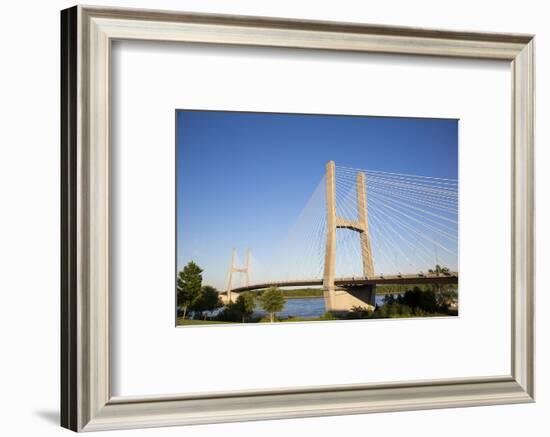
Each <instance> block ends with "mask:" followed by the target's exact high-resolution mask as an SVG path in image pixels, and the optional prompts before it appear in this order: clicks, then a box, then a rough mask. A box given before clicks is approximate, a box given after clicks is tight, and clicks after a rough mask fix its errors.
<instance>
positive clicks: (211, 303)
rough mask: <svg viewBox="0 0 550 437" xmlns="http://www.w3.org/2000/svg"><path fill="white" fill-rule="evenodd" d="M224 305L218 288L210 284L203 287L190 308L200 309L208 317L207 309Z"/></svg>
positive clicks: (211, 309)
mask: <svg viewBox="0 0 550 437" xmlns="http://www.w3.org/2000/svg"><path fill="white" fill-rule="evenodd" d="M221 306H222V303H221V300H220V294H219V293H218V290H216V289H215V288H214V287H212V286H210V285H205V286H204V287H202V289H201V291H200V293H199V295H198V297H197V298H196V299H195V301H194V302H193V303H192V305H191V306H190V307H189V309H190V310H193V311H198V312H199V313H201V315H202V317H203V318H204V319H206V315H207V311H214V310H215V309H217V308H220V307H221Z"/></svg>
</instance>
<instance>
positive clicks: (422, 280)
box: [221, 272, 458, 294]
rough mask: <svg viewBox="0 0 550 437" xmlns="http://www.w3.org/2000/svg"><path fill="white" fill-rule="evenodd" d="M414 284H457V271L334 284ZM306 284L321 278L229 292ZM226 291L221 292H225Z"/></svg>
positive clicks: (353, 279) (344, 280) (345, 280)
mask: <svg viewBox="0 0 550 437" xmlns="http://www.w3.org/2000/svg"><path fill="white" fill-rule="evenodd" d="M389 284H392V285H395V284H403V285H409V284H410V285H415V284H458V272H451V273H449V274H447V275H444V274H440V275H437V274H435V273H417V274H403V275H388V276H385V275H380V276H375V277H373V278H365V277H357V278H356V277H350V278H336V279H335V280H334V285H336V286H339V287H344V288H348V287H360V286H362V285H389ZM308 285H310V286H311V285H317V286H319V285H323V279H297V280H293V281H279V282H264V283H260V284H252V285H247V286H245V287H238V288H234V289H232V290H231V293H242V292H244V291H253V290H262V289H264V288H269V287H303V286H308ZM225 293H227V292H224V293H221V294H225Z"/></svg>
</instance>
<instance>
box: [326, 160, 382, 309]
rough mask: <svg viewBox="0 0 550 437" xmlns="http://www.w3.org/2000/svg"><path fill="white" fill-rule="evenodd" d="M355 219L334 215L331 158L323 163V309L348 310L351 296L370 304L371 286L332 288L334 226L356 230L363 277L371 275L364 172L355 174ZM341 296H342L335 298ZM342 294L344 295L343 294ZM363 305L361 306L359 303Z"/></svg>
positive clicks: (334, 177)
mask: <svg viewBox="0 0 550 437" xmlns="http://www.w3.org/2000/svg"><path fill="white" fill-rule="evenodd" d="M356 191H357V211H358V214H357V219H356V220H349V219H346V218H343V217H339V216H338V215H337V214H336V171H335V165H334V161H329V162H327V165H326V209H327V230H326V235H327V240H326V246H325V271H324V275H323V288H324V290H325V304H326V307H327V310H329V311H338V310H339V309H340V308H342V309H343V308H347V309H349V308H350V307H351V306H350V305H351V303H353V302H351V303H350V302H344V300H346V301H349V300H350V299H351V298H352V297H354V296H355V299H351V300H358V301H357V302H356V304H357V306H365V305H366V306H374V294H375V293H374V286H364V287H360V288H359V287H355V288H354V289H353V292H352V290H351V289H346V290H344V289H338V288H337V287H335V283H334V281H335V270H336V231H337V229H339V228H341V229H350V230H352V231H355V232H358V233H359V238H360V243H361V260H362V265H363V276H364V277H365V278H373V277H374V263H373V259H372V250H371V243H370V235H369V221H368V211H367V193H366V183H365V174H364V173H363V172H358V173H357V181H356ZM339 295H342V298H338V296H339ZM343 295H346V296H343ZM361 304H363V305H361Z"/></svg>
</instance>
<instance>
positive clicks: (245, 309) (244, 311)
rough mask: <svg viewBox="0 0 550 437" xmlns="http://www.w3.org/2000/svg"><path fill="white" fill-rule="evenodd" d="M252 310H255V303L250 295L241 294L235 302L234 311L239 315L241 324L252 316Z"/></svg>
mask: <svg viewBox="0 0 550 437" xmlns="http://www.w3.org/2000/svg"><path fill="white" fill-rule="evenodd" d="M254 308H256V301H255V299H254V295H253V294H252V293H248V292H246V293H241V294H239V297H237V300H235V309H236V310H237V311H238V312H239V313H240V314H241V320H242V322H243V323H244V322H245V320H246V319H247V318H249V317H250V316H251V315H252V313H253V312H254Z"/></svg>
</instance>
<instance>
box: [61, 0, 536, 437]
mask: <svg viewBox="0 0 550 437" xmlns="http://www.w3.org/2000/svg"><path fill="white" fill-rule="evenodd" d="M151 14H152V15H151ZM137 16H139V17H140V18H141V19H143V20H145V21H147V20H153V19H156V20H159V21H160V22H156V23H151V24H155V25H156V26H161V25H162V23H163V22H166V21H174V20H178V19H179V20H180V21H182V22H197V21H198V22H208V23H212V25H216V26H218V25H219V26H220V30H222V29H223V28H224V24H225V25H231V24H235V22H236V21H238V22H240V23H241V25H242V26H243V27H255V26H258V23H259V24H261V25H260V26H259V28H261V29H266V30H269V29H275V28H277V29H280V28H281V27H285V25H286V26H288V28H287V29H288V30H289V31H290V32H292V31H294V30H297V31H300V30H306V31H307V30H312V29H315V32H317V31H318V32H323V31H326V32H327V37H328V36H332V37H333V38H335V37H336V36H335V34H334V33H332V34H330V32H334V31H335V30H337V32H338V33H343V32H350V33H360V34H363V33H364V34H368V33H369V32H371V34H372V33H374V34H376V32H382V33H384V35H388V36H390V37H391V36H392V35H393V36H399V37H403V36H407V35H409V36H410V37H411V38H412V39H411V41H410V45H412V46H414V38H417V39H418V38H422V37H426V36H427V35H428V34H429V35H430V36H429V37H430V38H433V44H438V43H441V42H444V43H446V44H448V45H449V47H450V46H452V45H453V44H456V45H457V46H460V45H461V41H463V40H461V38H467V39H468V40H469V41H477V42H478V43H479V44H478V45H477V46H470V48H462V49H461V56H463V57H467V58H468V57H471V58H476V57H479V55H480V52H479V51H478V49H479V47H483V44H484V43H485V42H486V43H487V44H488V47H490V49H483V50H485V52H483V53H487V56H488V58H491V56H490V53H491V50H494V52H493V53H494V55H493V56H494V58H495V59H503V53H502V52H499V48H500V46H499V44H502V47H508V48H507V50H508V51H507V52H506V53H515V54H514V56H513V57H511V58H508V57H504V58H505V59H509V60H510V61H512V58H513V59H514V60H513V61H512V72H513V79H512V80H513V94H512V95H513V100H512V104H513V114H512V117H513V121H512V129H513V132H512V138H513V141H514V147H513V148H512V153H513V161H512V167H513V174H512V183H513V184H514V186H513V190H512V193H513V210H512V220H513V221H512V229H513V231H514V232H515V235H514V236H513V240H512V241H513V242H512V244H513V247H512V260H513V263H514V266H515V270H514V269H513V272H512V285H513V302H512V309H513V314H512V318H513V322H512V329H513V332H512V348H513V349H512V376H508V377H506V378H504V379H500V380H497V379H495V378H494V377H493V378H483V377H480V378H474V379H471V380H464V381H462V382H460V383H459V384H458V385H457V383H452V382H450V381H445V380H442V381H420V382H418V383H415V384H413V386H414V387H410V386H407V387H405V386H402V387H395V389H392V388H391V387H389V386H386V387H381V389H378V388H373V387H370V388H369V387H368V386H360V387H350V386H346V387H342V388H338V387H332V388H328V389H326V390H325V389H314V390H311V389H309V390H308V389H302V390H300V389H297V388H296V389H292V390H289V391H287V392H284V391H283V392H280V391H279V392H277V391H271V392H270V391H267V392H265V394H264V395H258V394H250V393H249V394H247V393H241V394H238V393H237V394H236V395H235V394H225V395H224V394H220V395H219V396H214V398H212V397H210V398H208V396H206V398H204V399H201V398H200V396H199V397H197V398H193V397H191V398H189V397H185V396H182V397H181V398H179V399H178V398H177V397H176V398H172V399H167V398H163V397H162V396H159V397H156V399H155V400H151V399H150V398H147V397H143V398H139V397H138V398H137V399H136V398H134V399H133V400H131V401H125V400H124V399H119V398H112V399H111V398H110V392H109V337H108V334H109V314H108V311H109V305H108V297H109V288H108V286H109V283H108V273H109V272H108V254H109V252H108V247H109V235H108V230H109V229H108V228H109V226H108V224H109V213H108V205H109V177H110V175H109V160H108V148H109V92H110V89H109V87H110V84H109V67H110V59H109V57H110V41H111V35H109V34H108V32H109V30H106V29H103V30H102V29H101V21H102V20H103V19H105V18H112V19H114V20H121V21H122V20H125V19H129V20H131V19H135V18H136V17H137ZM153 16H154V17H155V18H153ZM96 17H97V18H99V19H98V20H96V19H95V18H96ZM248 20H250V21H248ZM255 20H258V21H255ZM242 23H244V24H242ZM247 23H248V24H247ZM323 26H327V28H326V29H324V28H323ZM331 26H333V27H331ZM61 28H62V41H61V79H62V86H61V106H62V114H61V115H62V117H61V161H62V165H61V170H62V175H61V208H62V211H61V217H62V220H61V228H62V229H61V314H62V320H61V331H62V332H61V343H62V345H61V346H62V347H61V363H62V377H61V381H62V383H61V391H62V393H61V422H62V426H64V427H66V428H69V429H71V430H74V431H93V430H99V429H121V428H135V427H142V426H143V427H144V426H165V425H175V424H193V423H219V422H228V421H242V420H262V419H276V418H285V417H286V418H289V417H312V416H323V415H334V414H358V413H367V412H375V411H399V410H404V409H408V410H416V409H425V408H438V407H453V406H454V407H457V406H472V405H494V404H498V403H519V402H530V401H532V400H533V393H534V362H533V354H534V339H533V334H534V326H533V322H534V286H533V285H534V278H533V274H534V265H533V262H534V215H533V208H534V187H533V159H534V158H533V145H534V144H533V143H534V141H533V135H534V133H533V116H534V114H533V111H534V101H533V92H534V64H533V60H534V58H533V40H532V37H530V36H526V35H515V36H514V35H498V34H482V33H467V34H466V33H460V32H441V31H433V30H432V31H431V30H429V29H427V30H426V29H417V30H414V29H412V28H411V29H407V28H398V27H395V28H393V27H384V26H369V25H349V26H348V27H346V25H345V24H342V23H339V24H337V23H333V24H332V25H331V24H330V23H322V22H307V21H300V20H281V19H268V18H258V17H233V18H231V16H221V15H203V14H186V13H180V14H178V13H173V12H165V13H163V12H159V11H156V12H154V11H138V10H126V9H111V8H103V9H102V8H95V7H81V6H77V7H74V8H71V9H68V10H65V11H62V12H61ZM113 38H116V37H115V36H113ZM289 38H290V37H289ZM145 39H146V38H145ZM510 43H513V44H512V45H511V46H510ZM250 44H254V43H253V42H251V43H250ZM290 45H291V46H292V44H290ZM361 50H368V49H361ZM399 50H402V49H400V48H393V49H392V52H395V53H399ZM403 50H405V49H403ZM409 50H410V49H409ZM413 51H414V50H413ZM409 52H410V51H408V53H409ZM516 52H517V53H516ZM419 53H423V52H422V50H420V46H419ZM439 56H446V55H445V52H443V53H440V54H439ZM449 56H456V52H454V55H453V54H452V51H451V50H450V49H449ZM506 56H508V55H506ZM390 385H391V384H390ZM353 393H355V394H353ZM262 396H263V397H262ZM261 397H262V402H263V410H261V409H259V407H258V405H257V404H256V402H257V401H259V400H260V398H261ZM281 402H282V403H281ZM288 404H290V405H289V406H290V407H291V408H295V410H292V409H291V410H289V408H288V407H281V405H288Z"/></svg>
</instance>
